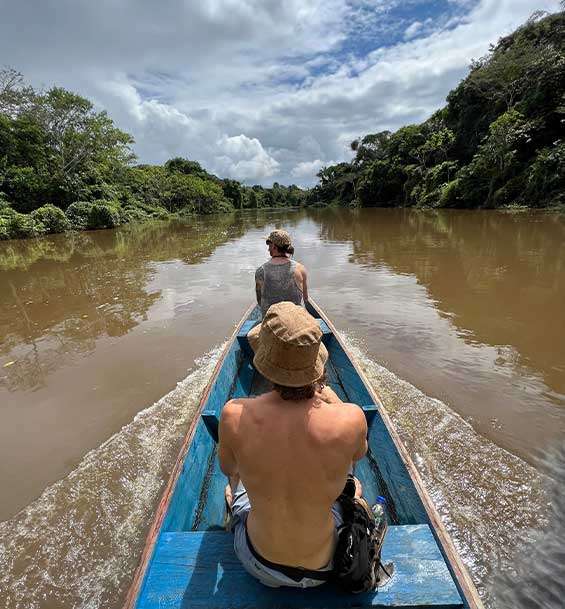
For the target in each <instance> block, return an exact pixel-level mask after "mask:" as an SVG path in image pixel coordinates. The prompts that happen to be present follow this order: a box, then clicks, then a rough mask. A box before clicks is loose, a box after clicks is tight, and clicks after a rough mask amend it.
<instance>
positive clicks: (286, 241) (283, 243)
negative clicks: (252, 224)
mask: <svg viewBox="0 0 565 609" xmlns="http://www.w3.org/2000/svg"><path fill="white" fill-rule="evenodd" d="M265 240H266V241H267V243H269V242H270V243H272V244H273V245H276V246H277V247H278V248H280V249H285V248H288V247H291V246H292V241H291V239H290V235H289V234H288V233H287V232H286V231H285V230H282V229H281V228H278V229H276V230H274V231H272V232H271V233H269V235H268V236H267V237H265Z"/></svg>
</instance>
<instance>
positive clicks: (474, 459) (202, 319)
mask: <svg viewBox="0 0 565 609" xmlns="http://www.w3.org/2000/svg"><path fill="white" fill-rule="evenodd" d="M274 227H285V228H287V229H288V230H289V231H290V232H291V234H292V235H293V237H294V241H295V247H296V259H297V260H299V261H301V262H303V263H304V264H305V265H306V266H307V268H308V270H309V277H310V291H311V294H312V297H313V298H314V299H315V300H316V301H317V302H318V304H319V305H321V306H322V307H323V308H324V310H325V311H326V313H327V314H328V315H329V317H330V318H331V319H332V320H333V322H334V323H335V325H336V326H337V328H338V329H339V330H340V331H341V332H342V333H343V335H344V337H345V340H346V342H347V343H348V344H349V346H350V348H351V349H352V351H353V352H354V354H355V355H356V357H357V359H358V361H359V362H360V364H361V366H362V367H363V368H364V370H365V372H366V374H367V376H368V378H369V380H370V381H371V383H372V384H373V385H374V386H375V388H376V389H377V391H379V392H380V393H381V395H382V396H383V399H384V402H385V406H386V407H387V409H388V410H389V412H390V414H391V416H392V418H393V420H394V422H395V424H396V425H397V427H398V429H399V431H400V433H401V436H402V438H403V440H404V442H405V444H406V446H407V448H408V450H409V452H410V454H411V456H412V458H413V460H414V462H415V463H416V466H417V467H418V469H419V470H420V472H421V474H422V476H423V478H424V481H425V484H426V486H427V488H428V490H429V492H430V494H431V495H432V498H433V499H434V502H435V503H436V505H437V507H438V509H439V511H440V513H441V515H442V517H443V518H444V520H445V522H446V524H447V526H448V529H449V530H450V532H451V534H452V536H453V537H454V540H455V543H456V545H457V547H458V549H459V551H460V552H461V554H462V556H463V559H464V560H465V562H466V563H467V565H468V567H469V569H470V571H471V573H472V575H473V577H474V579H475V581H476V583H477V585H478V587H479V590H480V592H481V595H482V596H483V598H484V599H485V601H486V602H487V604H489V605H490V604H491V603H492V602H493V601H492V593H491V588H492V581H493V577H494V575H495V574H496V573H497V572H499V571H502V570H505V569H508V568H509V566H510V565H511V561H512V558H513V555H514V551H515V548H516V544H517V541H519V540H520V539H527V538H528V537H529V536H531V530H532V529H533V528H535V527H536V526H540V523H543V518H544V516H543V515H544V513H545V510H546V507H547V496H546V495H545V493H544V491H543V482H544V474H543V471H542V469H543V468H542V466H541V465H540V458H541V457H542V455H543V454H544V452H545V451H547V449H548V448H550V447H552V446H555V445H557V444H558V443H560V442H563V441H565V315H564V310H565V307H564V303H565V218H564V217H563V216H560V215H557V214H551V213H524V214H507V213H497V212H476V211H475V212H472V211H461V212H458V211H449V212H447V211H445V212H444V211H442V212H437V213H433V212H430V213H418V212H413V211H405V210H378V209H364V210H301V211H283V212H281V211H262V210H259V211H250V212H242V213H237V214H233V215H224V216H217V217H212V218H204V219H199V220H197V221H193V222H191V223H190V224H188V223H163V224H148V225H141V226H135V227H124V228H122V229H118V230H112V231H98V232H90V233H79V234H74V235H70V236H62V235H59V236H54V237H52V238H43V239H38V240H31V241H22V242H15V241H14V242H4V243H0V521H3V522H0V607H6V608H9V609H17V608H20V607H21V608H24V607H25V608H26V609H34V608H39V607H41V608H43V607H46V608H51V607H53V608H58V609H59V608H67V607H88V608H93V609H94V608H102V607H104V608H106V607H110V608H113V607H119V606H120V604H121V601H122V599H123V595H124V593H125V591H126V590H127V586H128V584H129V581H130V579H131V575H132V572H133V570H134V569H135V566H136V563H137V560H138V558H139V553H140V551H141V548H142V546H143V542H144V536H145V534H146V532H147V527H148V525H149V523H150V521H151V516H152V513H153V510H154V508H155V505H156V503H157V502H158V498H159V493H160V490H161V489H162V485H163V482H164V480H165V479H166V477H167V473H168V471H169V468H170V467H171V464H172V463H173V461H174V459H175V456H176V452H177V450H178V447H179V442H180V440H181V439H182V435H183V432H184V431H185V430H186V428H187V426H188V424H189V422H190V420H191V419H192V416H193V413H194V409H195V408H196V406H197V403H198V398H199V395H200V392H201V391H202V389H203V387H204V385H205V384H206V382H207V380H208V378H209V376H210V374H211V371H212V369H213V366H214V363H215V361H217V358H218V356H219V353H220V352H221V348H222V345H223V344H224V343H225V341H226V339H227V338H228V337H229V335H230V333H231V331H232V330H233V327H234V325H235V324H236V323H237V321H238V320H239V318H240V317H241V315H242V314H243V312H244V310H245V309H246V307H247V306H248V305H249V303H250V302H251V300H252V299H253V297H254V290H253V274H254V270H255V267H256V266H258V265H259V264H260V263H262V262H263V261H264V260H265V259H266V256H267V251H266V246H265V242H264V235H265V234H267V233H268V232H269V231H270V230H271V229H272V228H274Z"/></svg>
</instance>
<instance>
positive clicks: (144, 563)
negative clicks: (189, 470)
mask: <svg viewBox="0 0 565 609" xmlns="http://www.w3.org/2000/svg"><path fill="white" fill-rule="evenodd" d="M256 306H257V305H256V304H252V305H251V306H250V307H249V308H248V309H247V311H246V312H245V313H244V315H243V317H242V318H241V319H240V321H239V323H238V324H237V326H236V327H235V329H234V331H233V332H232V335H231V337H230V339H229V341H228V344H227V345H226V346H225V348H224V350H223V351H222V354H221V356H220V358H219V359H218V361H217V362H216V365H215V366H214V371H213V372H212V376H211V377H210V380H209V381H208V383H207V384H206V387H205V388H204V391H203V392H202V395H201V397H200V402H199V404H198V408H197V409H196V411H195V413H194V418H193V420H192V421H191V423H190V426H189V428H188V430H187V432H186V434H185V436H184V440H183V443H182V445H181V448H180V451H179V454H178V456H177V459H176V461H175V464H174V466H173V469H172V471H171V475H170V476H169V479H168V481H167V485H166V486H165V489H164V490H163V493H162V494H161V499H160V500H159V504H158V506H157V510H156V512H155V515H154V516H153V521H152V523H151V527H150V529H149V532H148V533H147V536H146V538H145V545H144V547H143V552H142V554H141V558H140V559H139V563H138V566H137V568H136V570H135V573H134V575H133V580H132V582H131V584H130V587H129V589H128V593H127V595H126V599H125V601H124V604H123V609H134V608H135V604H136V602H137V600H138V598H139V594H140V592H141V588H142V585H143V582H144V579H145V574H146V572H147V569H148V567H149V565H150V564H151V558H152V556H153V551H154V549H155V544H156V542H157V539H158V537H159V533H160V531H161V526H162V524H163V520H164V519H165V516H166V514H167V511H168V507H169V505H170V502H171V499H172V497H173V494H174V491H175V488H176V485H177V482H178V479H179V476H180V473H181V472H182V468H183V465H184V461H185V459H186V455H187V453H188V449H189V448H190V445H191V444H192V440H193V438H194V434H195V432H196V427H197V425H198V422H199V421H200V414H201V412H202V410H203V408H204V406H205V404H206V402H207V401H208V397H209V396H210V391H211V390H212V386H213V385H214V382H215V381H216V379H217V377H218V374H219V372H220V370H221V369H222V366H223V364H224V360H225V358H226V356H227V354H228V353H229V351H230V349H231V347H232V345H233V343H234V342H235V340H236V339H237V334H238V332H239V330H240V328H241V327H242V326H243V324H244V323H245V321H246V320H247V319H248V318H249V316H250V315H251V313H252V312H253V311H254V309H255V308H256Z"/></svg>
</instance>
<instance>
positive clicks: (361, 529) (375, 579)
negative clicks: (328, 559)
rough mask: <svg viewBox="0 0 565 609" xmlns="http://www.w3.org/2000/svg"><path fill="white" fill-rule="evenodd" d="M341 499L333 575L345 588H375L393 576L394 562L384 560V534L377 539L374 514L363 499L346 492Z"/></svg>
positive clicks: (360, 590) (349, 591) (359, 589)
mask: <svg viewBox="0 0 565 609" xmlns="http://www.w3.org/2000/svg"><path fill="white" fill-rule="evenodd" d="M338 501H339V503H340V505H341V508H342V510H343V524H342V525H341V527H340V528H339V530H338V542H337V546H336V549H335V553H334V559H333V576H332V579H333V581H334V582H335V583H336V584H337V585H338V586H339V587H340V588H341V589H342V590H343V591H344V592H348V593H355V594H356V593H360V592H368V591H370V590H375V589H376V588H377V587H379V586H383V585H384V584H385V583H386V582H387V581H388V580H389V579H390V578H391V577H392V573H393V570H394V566H393V564H392V563H388V564H387V565H383V564H382V562H381V548H382V543H383V541H384V535H383V536H382V537H381V539H378V537H379V534H378V532H377V530H376V528H377V527H376V525H375V521H374V518H373V515H372V513H371V510H370V509H369V506H368V505H367V503H366V502H365V500H364V499H355V498H354V497H351V496H349V495H348V494H345V493H344V494H342V495H340V497H339V498H338Z"/></svg>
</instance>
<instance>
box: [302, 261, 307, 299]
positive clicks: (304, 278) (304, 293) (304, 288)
mask: <svg viewBox="0 0 565 609" xmlns="http://www.w3.org/2000/svg"><path fill="white" fill-rule="evenodd" d="M302 298H303V300H304V304H306V303H307V302H308V274H307V273H306V267H305V266H303V267H302Z"/></svg>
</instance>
